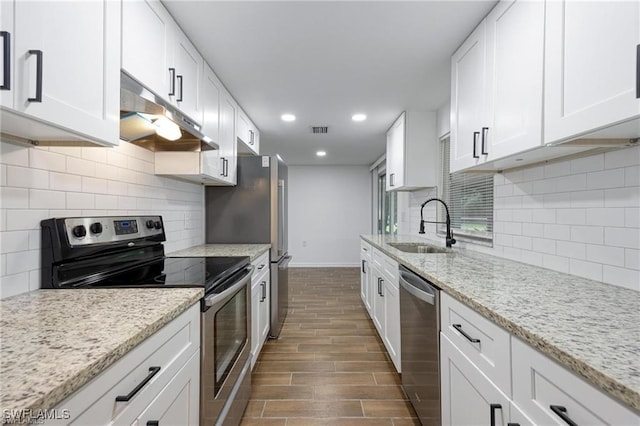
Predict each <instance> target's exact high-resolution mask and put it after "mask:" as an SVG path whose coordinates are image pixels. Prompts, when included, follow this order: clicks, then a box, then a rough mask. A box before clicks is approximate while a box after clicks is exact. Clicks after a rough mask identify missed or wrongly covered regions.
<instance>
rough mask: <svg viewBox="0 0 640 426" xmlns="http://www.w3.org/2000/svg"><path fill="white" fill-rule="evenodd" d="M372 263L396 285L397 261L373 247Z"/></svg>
mask: <svg viewBox="0 0 640 426" xmlns="http://www.w3.org/2000/svg"><path fill="white" fill-rule="evenodd" d="M373 263H374V264H375V265H376V266H377V267H378V268H380V270H381V271H382V272H384V273H385V275H387V278H388V279H389V280H391V282H392V283H395V286H396V287H398V262H396V261H395V260H393V259H392V258H390V257H389V256H387V255H386V254H384V253H383V252H381V251H380V250H378V249H373Z"/></svg>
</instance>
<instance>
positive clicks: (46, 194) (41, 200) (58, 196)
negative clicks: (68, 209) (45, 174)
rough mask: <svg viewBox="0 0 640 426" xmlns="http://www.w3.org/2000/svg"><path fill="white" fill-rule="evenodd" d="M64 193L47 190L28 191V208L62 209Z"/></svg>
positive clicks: (63, 206)
mask: <svg viewBox="0 0 640 426" xmlns="http://www.w3.org/2000/svg"><path fill="white" fill-rule="evenodd" d="M64 194H65V193H64V192H63V191H50V190H47V189H30V190H29V208H31V209H64V208H65V201H64Z"/></svg>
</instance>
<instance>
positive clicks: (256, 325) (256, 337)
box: [251, 283, 262, 368]
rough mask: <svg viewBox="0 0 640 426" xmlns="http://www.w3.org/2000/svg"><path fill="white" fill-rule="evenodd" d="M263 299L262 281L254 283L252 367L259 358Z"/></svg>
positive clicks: (252, 302) (252, 297)
mask: <svg viewBox="0 0 640 426" xmlns="http://www.w3.org/2000/svg"><path fill="white" fill-rule="evenodd" d="M261 299H262V286H261V285H260V283H254V284H253V286H252V287H251V355H252V356H253V359H252V360H251V368H253V366H254V365H255V363H256V360H257V359H258V347H259V346H260V318H261V315H260V310H261V306H262V303H261Z"/></svg>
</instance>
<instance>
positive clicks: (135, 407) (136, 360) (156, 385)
mask: <svg viewBox="0 0 640 426" xmlns="http://www.w3.org/2000/svg"><path fill="white" fill-rule="evenodd" d="M199 348H200V305H199V304H198V303H196V304H195V305H193V306H192V307H191V308H189V309H188V310H187V311H186V312H184V313H183V314H181V315H180V316H179V317H177V318H175V319H174V320H173V321H171V322H170V323H169V324H167V325H166V326H164V327H163V328H162V329H160V330H159V331H158V332H156V333H155V334H153V335H152V336H151V337H149V338H148V339H146V340H145V341H143V342H142V343H141V344H140V345H138V346H137V347H135V348H134V349H132V350H131V351H130V352H129V353H127V354H126V355H124V356H123V357H122V358H121V359H120V360H118V361H117V362H116V363H114V364H113V365H112V366H110V367H109V368H107V369H106V370H104V371H103V372H102V373H100V374H99V375H98V376H96V377H95V378H94V379H92V380H91V381H90V382H88V383H87V384H86V385H85V386H84V387H82V388H81V389H80V390H78V391H77V392H76V393H75V394H73V395H71V396H70V397H69V398H67V399H66V400H64V401H62V402H61V403H60V404H59V406H58V407H57V408H59V409H61V410H62V409H68V410H69V412H70V413H71V419H70V421H69V424H75V425H94V424H95V425H105V424H112V423H114V424H127V425H129V424H132V422H133V421H134V420H135V419H136V418H137V417H138V416H139V415H140V413H141V412H142V411H143V410H144V409H145V408H146V407H147V406H148V405H149V404H150V403H151V402H152V401H153V400H154V399H155V398H156V396H157V395H158V394H159V393H160V391H161V390H162V389H163V388H164V387H165V386H166V385H167V384H168V383H169V381H170V380H171V378H172V377H174V376H175V375H176V373H177V372H178V370H180V369H181V368H182V366H183V365H184V364H185V363H186V362H187V361H188V360H189V358H191V357H192V356H193V355H194V354H197V353H199ZM152 367H160V369H159V370H158V371H157V372H156V373H155V374H153V375H152V373H153V370H151V368H152ZM150 376H152V377H151V378H150V380H148V381H147V382H146V384H144V385H143V386H142V387H141V388H140V389H139V390H138V392H136V393H134V392H133V391H134V389H136V387H137V386H139V385H140V384H142V383H144V382H145V381H146V379H147V378H149V377H150ZM126 395H129V396H130V399H129V400H128V401H116V398H117V397H119V396H126ZM66 422H67V421H65V423H66ZM48 424H49V423H48ZM50 424H58V423H50Z"/></svg>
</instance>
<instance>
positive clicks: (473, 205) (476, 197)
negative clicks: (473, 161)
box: [438, 137, 493, 243]
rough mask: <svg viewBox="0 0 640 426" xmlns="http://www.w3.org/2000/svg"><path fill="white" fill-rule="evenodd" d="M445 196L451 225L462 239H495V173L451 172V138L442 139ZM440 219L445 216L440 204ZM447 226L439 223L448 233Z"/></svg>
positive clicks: (443, 231)
mask: <svg viewBox="0 0 640 426" xmlns="http://www.w3.org/2000/svg"><path fill="white" fill-rule="evenodd" d="M441 158H442V185H441V187H442V194H441V197H442V199H443V200H444V201H445V202H446V203H447V205H448V206H449V210H450V214H451V228H452V229H453V233H454V236H455V237H456V238H459V239H460V240H472V241H476V242H484V243H491V242H492V241H493V175H492V174H488V173H465V172H455V173H449V138H448V137H447V138H446V139H444V140H443V142H442V155H441ZM438 215H439V217H440V219H438V220H441V221H444V220H445V218H446V213H445V211H444V207H439V211H438ZM445 233H446V226H445V225H439V226H438V234H443V235H444V234H445Z"/></svg>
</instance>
